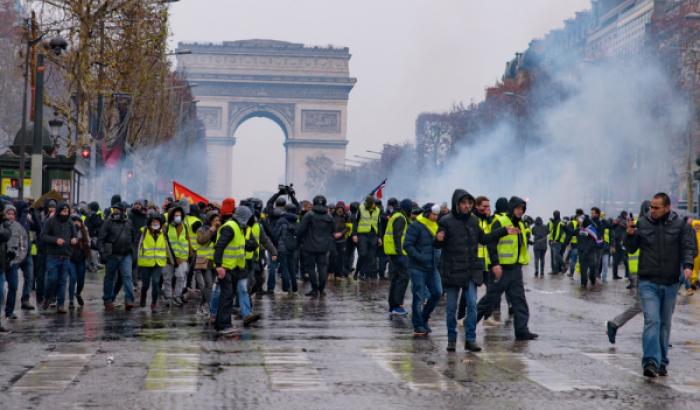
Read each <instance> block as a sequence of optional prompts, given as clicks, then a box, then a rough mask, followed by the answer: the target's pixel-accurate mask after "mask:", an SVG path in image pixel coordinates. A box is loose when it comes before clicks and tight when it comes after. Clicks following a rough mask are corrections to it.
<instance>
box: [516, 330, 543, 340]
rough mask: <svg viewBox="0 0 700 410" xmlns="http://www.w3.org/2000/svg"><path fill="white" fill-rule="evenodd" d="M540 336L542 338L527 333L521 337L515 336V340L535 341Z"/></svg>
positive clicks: (535, 334)
mask: <svg viewBox="0 0 700 410" xmlns="http://www.w3.org/2000/svg"><path fill="white" fill-rule="evenodd" d="M539 336H540V335H538V334H537V333H532V332H527V333H525V334H522V335H519V336H515V340H518V341H523V340H535V339H537V338H538V337H539Z"/></svg>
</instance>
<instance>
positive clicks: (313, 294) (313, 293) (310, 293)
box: [306, 290, 318, 298]
mask: <svg viewBox="0 0 700 410" xmlns="http://www.w3.org/2000/svg"><path fill="white" fill-rule="evenodd" d="M306 296H308V297H310V298H315V297H317V296H318V292H316V291H315V290H312V291H311V292H309V293H307V294H306Z"/></svg>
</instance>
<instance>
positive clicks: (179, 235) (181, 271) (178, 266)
mask: <svg viewBox="0 0 700 410" xmlns="http://www.w3.org/2000/svg"><path fill="white" fill-rule="evenodd" d="M164 233H165V235H166V240H167V242H168V245H169V246H170V249H172V251H173V260H172V261H171V263H168V264H167V265H166V266H165V268H164V269H163V297H164V299H165V306H166V307H170V303H171V301H172V303H173V304H175V305H176V306H182V305H183V304H184V301H183V300H182V291H183V289H184V287H185V281H186V280H187V271H188V270H189V264H188V261H189V258H190V256H191V255H192V248H191V246H190V235H189V232H188V229H187V225H186V224H185V212H184V210H183V209H182V207H180V206H176V207H174V208H172V209H171V210H170V212H169V213H168V224H167V225H165V231H164ZM173 277H174V278H175V286H174V287H173V285H172V282H173Z"/></svg>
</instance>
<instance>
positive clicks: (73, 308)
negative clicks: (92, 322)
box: [68, 302, 75, 310]
mask: <svg viewBox="0 0 700 410" xmlns="http://www.w3.org/2000/svg"><path fill="white" fill-rule="evenodd" d="M68 310H75V303H73V302H70V303H68Z"/></svg>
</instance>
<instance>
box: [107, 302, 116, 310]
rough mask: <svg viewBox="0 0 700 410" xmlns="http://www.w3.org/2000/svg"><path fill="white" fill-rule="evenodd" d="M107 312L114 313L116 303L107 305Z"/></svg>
mask: <svg viewBox="0 0 700 410" xmlns="http://www.w3.org/2000/svg"><path fill="white" fill-rule="evenodd" d="M105 310H106V311H108V312H111V311H113V310H114V303H112V302H107V303H105Z"/></svg>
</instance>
